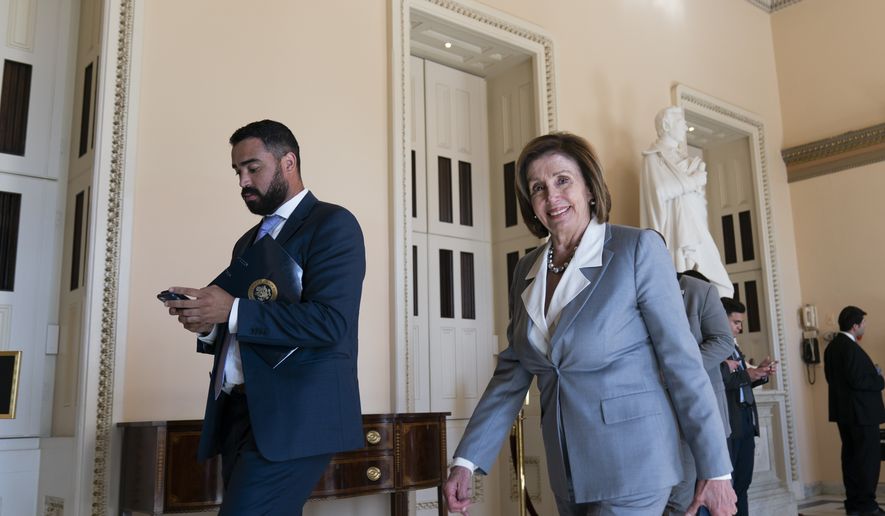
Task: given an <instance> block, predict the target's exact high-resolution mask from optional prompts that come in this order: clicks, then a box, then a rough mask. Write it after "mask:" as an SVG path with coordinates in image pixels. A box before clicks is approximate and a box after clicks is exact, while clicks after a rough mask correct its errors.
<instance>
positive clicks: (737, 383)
mask: <svg viewBox="0 0 885 516" xmlns="http://www.w3.org/2000/svg"><path fill="white" fill-rule="evenodd" d="M722 306H723V307H725V313H726V314H727V315H728V322H729V323H730V325H731V332H732V335H733V336H734V348H735V349H734V355H733V356H732V357H731V358H729V359H726V360H725V361H724V362H722V365H721V370H722V381H723V382H725V398H726V400H727V402H728V420H729V422H730V423H731V435H730V436H728V452H729V454H730V455H731V463H732V465H733V466H734V471H732V473H731V477H732V481H733V482H734V492H735V494H736V495H737V509H738V512H737V514H738V515H739V516H747V514H749V509H748V507H749V499H748V496H747V490H748V489H749V488H750V483H751V482H752V481H753V462H754V458H755V453H756V437H759V412H758V411H757V409H756V398H755V396H753V387H756V386H758V385H762V384H764V383H768V377H769V376H770V375H772V374H774V373H776V372H777V362H772V361H771V359H770V358H766V359H765V360H763V361H762V362H761V363H760V364H759V366H758V367H753V366H748V365H747V362H746V360H745V356H744V353H743V352H742V351H741V348H740V346H738V343H737V336H738V335H740V334H741V333H742V332H743V331H744V313H745V312H746V311H747V308H746V307H745V306H744V305H743V303H741V302H740V301H735V300H734V299H731V298H728V297H723V298H722Z"/></svg>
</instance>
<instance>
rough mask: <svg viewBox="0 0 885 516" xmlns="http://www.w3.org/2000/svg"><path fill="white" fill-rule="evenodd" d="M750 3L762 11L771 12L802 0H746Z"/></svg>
mask: <svg viewBox="0 0 885 516" xmlns="http://www.w3.org/2000/svg"><path fill="white" fill-rule="evenodd" d="M747 1H748V2H750V3H751V4H753V5H755V6H756V7H758V8H760V9H762V10H763V11H765V12H767V13H768V14H771V13H773V12H775V11H780V10H781V9H784V8H785V7H789V6H791V5H793V4H798V3H799V2H801V1H802V0H747Z"/></svg>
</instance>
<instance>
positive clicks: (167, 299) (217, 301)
mask: <svg viewBox="0 0 885 516" xmlns="http://www.w3.org/2000/svg"><path fill="white" fill-rule="evenodd" d="M161 296H162V297H161ZM157 297H158V298H160V300H161V301H163V305H164V306H166V307H167V308H168V309H169V315H175V316H178V322H180V323H181V324H182V326H184V328H185V329H186V330H188V331H192V332H194V333H208V332H210V331H212V327H213V326H214V325H216V324H224V323H227V320H228V318H229V317H230V310H231V307H232V306H233V304H234V297H233V296H231V295H230V294H228V293H227V292H225V291H224V290H223V289H221V288H220V287H218V286H216V285H209V286H208V287H206V288H188V287H172V288H170V289H169V290H164V291H163V292H160V294H158V295H157Z"/></svg>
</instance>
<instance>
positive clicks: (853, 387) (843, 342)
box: [824, 306, 885, 516]
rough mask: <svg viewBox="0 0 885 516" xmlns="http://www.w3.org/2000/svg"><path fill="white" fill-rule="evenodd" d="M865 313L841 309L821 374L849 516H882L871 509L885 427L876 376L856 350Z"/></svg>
mask: <svg viewBox="0 0 885 516" xmlns="http://www.w3.org/2000/svg"><path fill="white" fill-rule="evenodd" d="M866 315H867V314H866V312H864V311H863V310H861V309H860V308H858V307H856V306H846V307H845V308H843V309H842V312H841V313H840V314H839V333H837V334H836V335H835V336H834V337H833V340H832V341H830V343H829V344H828V345H827V349H826V351H824V373H825V374H826V376H827V384H828V385H829V395H830V421H833V422H835V423H836V425H838V427H839V436H840V437H841V438H842V480H843V482H844V484H845V511H846V512H847V513H848V514H849V515H863V516H868V515H875V514H885V512H883V511H882V509H880V508H879V505H878V504H877V503H876V484H877V483H878V482H879V466H880V452H879V425H880V424H882V423H883V422H885V407H883V404H882V389H883V388H885V380H883V379H882V371H881V370H880V369H879V368H878V367H876V366H875V365H874V364H873V361H872V360H871V359H870V356H869V355H867V353H866V351H864V350H863V348H861V347H860V345H859V344H858V340H860V339H861V337H863V334H864V331H865V329H866V321H865V319H864V317H865V316H866Z"/></svg>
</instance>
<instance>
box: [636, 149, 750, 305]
mask: <svg viewBox="0 0 885 516" xmlns="http://www.w3.org/2000/svg"><path fill="white" fill-rule="evenodd" d="M642 154H643V159H642V173H641V175H640V178H639V192H640V208H639V219H640V224H641V226H642V227H644V228H652V229H655V230H657V231H659V232H660V233H661V234H662V235H664V238H665V239H666V240H667V248H668V249H669V250H670V255H671V256H672V257H673V265H674V266H675V267H676V270H677V271H686V270H691V269H695V270H697V271H698V272H700V273H702V274H703V275H704V276H706V277H707V278H709V279H710V281H711V282H712V283H713V284H714V285H715V286H716V289H717V290H718V291H719V295H720V296H721V297H731V296H732V295H733V293H734V289H733V286H732V283H731V280H730V279H729V278H728V273H727V272H726V271H725V266H723V265H722V260H721V258H720V256H719V250H718V249H717V248H716V243H715V242H714V241H713V237H712V235H710V229H709V226H708V225H707V199H706V197H705V196H704V185H706V182H707V176H706V173H705V172H700V173H691V172H692V171H689V170H688V167H689V163H690V158H685V157H682V156H680V155H679V154H678V153H677V151H676V149H672V148H667V147H665V146H662V145H660V144H659V143H656V144H654V145H652V147H651V148H650V149H649V150H647V151H644V152H643V153H642Z"/></svg>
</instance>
